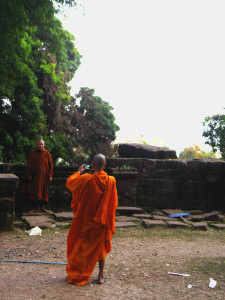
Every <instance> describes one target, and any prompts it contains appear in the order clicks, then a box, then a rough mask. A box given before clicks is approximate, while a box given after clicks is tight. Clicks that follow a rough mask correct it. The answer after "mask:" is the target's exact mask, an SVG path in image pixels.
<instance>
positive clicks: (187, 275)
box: [168, 272, 190, 277]
mask: <svg viewBox="0 0 225 300" xmlns="http://www.w3.org/2000/svg"><path fill="white" fill-rule="evenodd" d="M168 274H169V275H177V276H184V277H189V276H190V275H189V274H180V273H172V272H168Z"/></svg>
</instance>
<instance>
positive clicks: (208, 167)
mask: <svg viewBox="0 0 225 300" xmlns="http://www.w3.org/2000/svg"><path fill="white" fill-rule="evenodd" d="M107 162H108V164H107V167H108V169H107V170H106V171H107V172H108V173H109V174H111V175H113V176H115V178H116V180H117V189H118V195H119V205H121V206H139V207H143V208H158V209H163V208H181V209H185V210H188V209H192V210H193V209H203V210H205V211H207V210H213V209H215V210H222V211H225V162H222V161H206V160H191V161H186V160H179V159H148V158H116V159H114V158H109V159H108V160H107ZM76 170H77V166H74V167H69V166H55V167H54V176H53V182H52V184H51V185H50V188H49V204H48V206H47V207H48V208H49V209H53V210H55V211H62V210H70V203H71V194H70V192H69V191H68V190H67V189H66V187H65V184H66V180H67V178H68V177H69V176H70V175H71V174H73V173H74V172H75V171H76ZM0 173H7V174H9V173H12V174H15V175H16V176H18V177H19V179H20V183H19V188H18V189H17V192H16V195H15V198H16V202H15V209H16V211H22V210H24V209H25V208H26V205H27V203H26V199H25V197H24V195H23V194H22V192H21V188H22V185H23V182H24V178H25V166H24V165H9V164H2V165H0Z"/></svg>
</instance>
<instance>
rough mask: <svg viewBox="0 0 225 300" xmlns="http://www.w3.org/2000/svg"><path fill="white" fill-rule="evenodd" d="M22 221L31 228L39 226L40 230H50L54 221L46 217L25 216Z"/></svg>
mask: <svg viewBox="0 0 225 300" xmlns="http://www.w3.org/2000/svg"><path fill="white" fill-rule="evenodd" d="M22 221H23V222H25V223H26V224H27V225H28V227H29V228H33V227H35V226H38V227H40V228H48V227H51V226H52V222H53V220H52V219H51V218H49V217H48V216H45V215H40V216H23V217H22Z"/></svg>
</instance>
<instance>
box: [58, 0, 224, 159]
mask: <svg viewBox="0 0 225 300" xmlns="http://www.w3.org/2000/svg"><path fill="white" fill-rule="evenodd" d="M78 3H79V4H82V5H81V6H80V5H78V8H77V9H74V8H66V9H65V11H64V15H65V17H63V16H60V19H61V20H62V22H63V27H64V28H65V29H67V30H68V31H70V32H71V33H72V34H73V35H74V36H75V37H76V40H75V46H76V48H77V49H78V51H79V52H80V54H81V55H82V59H81V65H80V66H79V68H78V70H77V71H76V73H75V76H74V78H73V80H72V81H71V82H70V86H71V94H72V95H74V94H76V93H78V91H79V89H80V87H88V88H93V89H94V90H95V95H96V96H99V97H101V98H102V100H104V101H106V102H109V104H110V105H111V106H112V107H113V110H112V113H113V114H114V116H115V118H116V121H115V122H116V124H117V125H119V127H120V131H119V132H117V140H116V141H119V142H126V141H131V142H134V141H136V140H138V139H143V140H145V141H147V142H148V143H149V144H151V145H157V146H166V147H169V148H170V149H172V150H176V152H177V155H179V153H180V152H181V151H183V150H184V148H185V147H190V146H193V145H194V144H196V145H198V146H200V147H201V149H203V150H205V151H207V152H209V151H211V148H210V147H209V146H206V145H205V141H206V139H205V138H203V137H202V133H203V124H202V123H203V121H204V118H205V117H206V116H212V115H214V114H218V113H220V114H224V113H225V111H224V110H223V108H224V107H225V102H224V99H225V38H224V31H225V18H224V15H225V1H224V0H221V1H220V0H214V1H213V0H211V1H208V0H188V1H187V0H185V1H184V0H154V1H153V0H78Z"/></svg>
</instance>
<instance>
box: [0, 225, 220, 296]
mask: <svg viewBox="0 0 225 300" xmlns="http://www.w3.org/2000/svg"><path fill="white" fill-rule="evenodd" d="M67 233H68V229H59V228H53V229H46V230H43V232H42V236H29V235H28V234H27V233H25V232H24V230H21V229H17V230H15V231H14V232H12V233H0V259H2V260H27V261H42V262H44V261H45V262H64V263H66V237H67ZM112 247H113V248H112V251H111V252H110V253H109V254H108V256H107V259H106V267H105V276H106V281H105V283H104V284H103V285H99V284H97V282H96V279H97V274H98V266H96V268H95V270H94V272H93V275H92V276H91V278H90V280H89V282H88V284H87V285H85V286H83V287H79V286H75V285H71V284H68V283H67V282H66V280H65V278H66V272H65V266H64V265H56V264H50V265H48V264H32V263H15V262H0V299H1V300H9V299H10V300H14V299H15V300H20V299H23V300H28V299H29V300H31V299H32V300H34V299H35V300H36V299H67V300H70V299H94V300H97V299H110V300H113V299H163V300H165V299H224V295H225V231H209V232H196V231H190V230H185V229H184V230H180V229H144V228H141V227H139V228H133V229H128V228H121V229H118V230H117V233H116V235H115V236H114V237H113V240H112ZM168 272H175V273H180V274H188V275H190V276H189V277H184V276H176V275H170V274H168ZM210 278H213V279H214V280H216V281H217V285H216V287H215V288H209V281H210ZM190 284H191V285H193V286H192V288H188V285H190Z"/></svg>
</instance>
